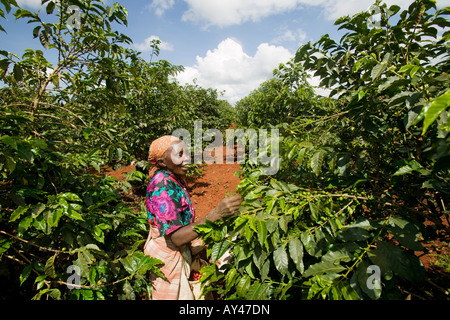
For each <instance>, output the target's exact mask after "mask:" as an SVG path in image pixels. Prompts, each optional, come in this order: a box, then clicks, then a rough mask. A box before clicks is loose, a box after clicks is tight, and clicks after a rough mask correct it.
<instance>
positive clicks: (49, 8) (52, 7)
mask: <svg viewBox="0 0 450 320" xmlns="http://www.w3.org/2000/svg"><path fill="white" fill-rule="evenodd" d="M53 10H55V3H54V2H53V1H50V2H49V3H48V5H47V7H46V8H45V11H46V12H47V14H52V13H53Z"/></svg>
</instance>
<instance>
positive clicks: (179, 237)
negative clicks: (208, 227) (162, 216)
mask: <svg viewBox="0 0 450 320" xmlns="http://www.w3.org/2000/svg"><path fill="white" fill-rule="evenodd" d="M242 200H243V199H242V197H241V196H240V195H235V196H232V197H228V198H225V199H223V200H222V201H220V203H219V204H218V205H217V206H216V207H215V208H214V209H212V210H211V211H210V212H209V213H208V214H207V215H206V216H205V217H204V218H201V219H199V220H198V221H196V222H194V223H191V224H189V225H187V226H185V227H182V228H180V229H178V230H176V231H174V232H173V233H171V234H170V238H171V240H172V242H173V244H174V245H176V246H177V247H181V246H183V245H185V244H187V243H189V242H191V241H192V240H194V239H195V238H197V237H198V233H197V232H196V231H195V229H194V226H196V225H201V224H204V223H205V222H206V219H208V220H210V221H217V220H220V219H222V218H223V217H226V216H230V215H233V214H235V213H236V212H237V211H238V210H239V207H240V205H241V202H242Z"/></svg>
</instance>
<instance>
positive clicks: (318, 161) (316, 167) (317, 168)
mask: <svg viewBox="0 0 450 320" xmlns="http://www.w3.org/2000/svg"><path fill="white" fill-rule="evenodd" d="M324 157H325V155H324V152H323V151H321V150H319V151H317V152H316V153H314V155H313V157H312V159H311V169H312V171H313V172H314V173H315V174H316V176H319V175H320V172H321V171H322V163H323V160H324Z"/></svg>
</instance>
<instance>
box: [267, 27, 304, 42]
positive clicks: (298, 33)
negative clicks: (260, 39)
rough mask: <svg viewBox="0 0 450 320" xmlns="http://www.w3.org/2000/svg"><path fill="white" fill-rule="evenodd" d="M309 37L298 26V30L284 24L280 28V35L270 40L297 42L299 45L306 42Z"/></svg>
mask: <svg viewBox="0 0 450 320" xmlns="http://www.w3.org/2000/svg"><path fill="white" fill-rule="evenodd" d="M307 38H308V36H307V34H306V32H305V31H304V30H303V29H301V28H298V29H297V30H291V29H289V28H288V27H287V26H283V27H281V28H280V30H279V36H277V37H275V38H274V39H272V41H270V42H271V43H275V44H280V43H283V42H296V43H297V44H298V45H300V44H301V43H304V42H305V40H306V39H307Z"/></svg>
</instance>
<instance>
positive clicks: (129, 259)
mask: <svg viewBox="0 0 450 320" xmlns="http://www.w3.org/2000/svg"><path fill="white" fill-rule="evenodd" d="M120 262H121V263H122V265H123V267H124V268H125V270H126V271H127V272H128V273H129V274H135V273H140V274H145V273H146V272H147V271H149V270H151V269H152V271H153V267H154V266H155V265H161V264H163V262H162V261H161V260H159V259H155V258H151V257H150V256H147V255H145V254H144V253H143V252H140V251H135V252H134V253H133V254H132V255H128V256H126V257H125V258H122V259H120Z"/></svg>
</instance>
